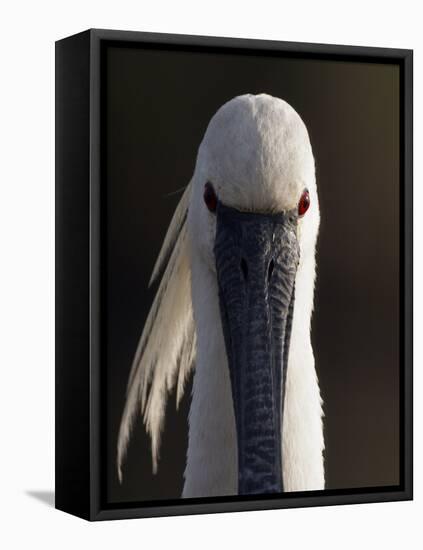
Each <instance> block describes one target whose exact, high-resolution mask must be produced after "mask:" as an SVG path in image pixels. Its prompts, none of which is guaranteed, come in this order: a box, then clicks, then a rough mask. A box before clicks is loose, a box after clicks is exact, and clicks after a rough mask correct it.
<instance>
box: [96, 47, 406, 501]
mask: <svg viewBox="0 0 423 550" xmlns="http://www.w3.org/2000/svg"><path fill="white" fill-rule="evenodd" d="M103 55H104V56H105V59H106V61H105V64H104V69H103V76H102V78H103V79H104V80H103V81H102V87H103V95H102V108H103V117H104V118H103V120H104V126H103V128H104V141H103V146H102V147H103V149H102V151H103V153H102V154H103V159H104V170H103V172H102V174H103V176H102V185H103V186H104V187H103V189H104V201H105V202H104V212H105V214H104V221H103V223H104V226H103V227H104V235H105V238H104V242H103V245H102V246H103V247H104V248H103V256H102V258H103V260H102V277H104V283H103V286H102V289H103V290H102V292H103V295H102V296H103V302H104V304H105V306H104V310H103V312H104V313H103V320H104V323H103V327H102V331H103V339H104V342H105V352H104V357H105V359H104V362H103V363H102V369H103V371H102V372H103V380H104V383H105V385H104V392H103V395H102V411H103V412H102V419H101V421H102V427H103V431H102V434H103V435H102V455H101V456H102V461H103V465H102V468H103V474H104V476H103V480H104V487H105V489H104V490H105V498H106V501H107V502H108V503H109V504H111V505H119V504H120V505H124V504H134V503H135V504H136V503H145V502H161V501H163V502H166V501H172V502H173V501H175V500H179V499H180V500H187V501H188V500H189V499H208V498H216V497H228V498H230V497H247V498H248V497H250V496H252V495H254V496H258V497H260V496H267V497H271V496H272V495H273V496H275V495H278V496H281V495H282V496H283V495H289V494H302V493H307V494H336V493H337V492H342V491H363V490H368V489H371V488H375V487H376V488H380V489H382V490H388V489H393V488H395V487H398V486H399V484H400V483H401V453H400V445H401V438H400V406H401V400H400V399H401V398H400V388H401V376H402V374H401V362H400V345H401V340H400V229H399V228H400V225H399V224H400V138H399V128H400V76H399V68H398V66H397V65H395V64H390V63H382V62H381V63H371V62H368V63H364V62H354V61H349V62H347V61H344V60H328V59H318V58H306V57H298V56H297V57H295V56H291V57H290V56H289V55H288V54H286V55H279V56H276V55H273V56H272V55H265V54H262V55H253V54H249V53H248V52H246V53H244V54H242V55H235V54H231V53H228V52H224V51H222V52H208V53H205V54H201V55H200V54H198V53H196V52H195V51H191V50H189V49H184V48H183V47H181V48H179V49H174V50H172V49H166V48H163V47H162V48H154V47H153V46H150V47H145V46H143V45H136V44H135V45H132V46H131V47H126V45H125V47H124V46H122V45H121V46H119V45H114V44H110V45H109V46H108V47H107V48H106V49H105V51H104V54H103Z"/></svg>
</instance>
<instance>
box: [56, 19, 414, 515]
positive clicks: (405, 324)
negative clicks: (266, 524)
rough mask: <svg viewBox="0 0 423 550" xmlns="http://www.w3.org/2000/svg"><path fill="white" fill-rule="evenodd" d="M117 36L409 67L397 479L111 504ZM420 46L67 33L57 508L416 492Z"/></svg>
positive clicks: (129, 509) (404, 92) (77, 510)
mask: <svg viewBox="0 0 423 550" xmlns="http://www.w3.org/2000/svg"><path fill="white" fill-rule="evenodd" d="M108 44H114V45H116V44H122V45H125V47H130V46H131V45H140V44H144V45H148V46H152V47H155V48H167V49H169V48H171V49H173V48H174V49H184V50H188V51H197V52H198V51H200V52H210V51H216V50H218V51H221V52H223V51H227V52H230V53H232V54H235V55H236V54H239V55H242V54H243V53H245V52H250V53H251V52H253V53H254V54H256V55H261V54H266V55H275V56H278V55H289V56H291V57H298V58H312V59H314V58H315V59H330V60H332V59H337V60H342V61H346V62H347V61H362V62H366V63H369V62H370V63H371V62H376V63H394V64H398V66H399V68H400V95H401V107H400V109H401V122H400V148H401V161H400V178H401V197H400V255H401V270H400V271H401V272H400V287H401V288H400V295H401V303H400V312H401V336H400V354H401V377H400V394H401V398H400V427H401V435H400V447H401V451H400V452H401V460H400V464H401V468H400V469H401V475H400V478H401V482H400V484H399V485H398V486H395V487H374V488H361V489H348V490H347V489H346V490H325V491H312V492H304V493H291V494H290V493H287V494H285V495H283V497H281V496H280V495H276V496H263V497H251V496H248V497H222V498H207V499H200V498H199V499H190V500H189V501H186V500H184V499H180V500H173V501H163V500H160V501H156V502H148V503H144V504H142V505H141V504H137V503H135V504H131V503H128V504H120V505H113V506H110V505H107V504H106V503H105V502H104V498H103V497H102V484H103V481H104V480H103V479H102V467H101V459H100V458H101V452H102V433H101V401H102V379H101V369H100V363H101V358H102V353H103V347H102V345H103V343H102V340H101V337H102V313H103V312H104V307H105V304H104V303H103V299H102V290H101V288H102V284H101V280H102V270H101V265H102V264H101V261H102V254H103V253H104V250H103V248H102V232H103V230H104V227H103V225H102V224H103V223H104V216H103V209H104V202H103V197H102V192H101V177H102V171H103V170H104V155H102V132H104V131H105V128H104V124H103V122H104V112H103V111H102V94H103V90H102V72H103V71H104V55H103V52H104V50H105V48H107V46H108ZM412 105H413V52H412V50H405V49H387V48H373V47H372V48H368V47H357V46H338V45H325V44H307V43H291V42H277V41H265V40H247V39H232V38H215V37H202V36H184V35H170V34H157V33H142V32H127V31H111V30H98V29H91V30H88V31H85V32H82V33H80V34H77V35H74V36H71V37H69V38H65V39H63V40H60V41H58V42H57V43H56V434H55V435H56V508H58V509H60V510H63V511H65V512H68V513H71V514H74V515H76V516H80V517H82V518H84V519H87V520H108V519H122V518H137V517H151V516H170V515H183V514H201V513H214V512H228V511H243V510H266V509H274V508H287V507H289V508H293V507H304V506H322V505H338V504H354V503H366V502H383V501H399V500H410V499H412V494H413V493H412V477H413V476H412V464H413V462H412V423H413V420H412V408H413V405H412V322H413V318H412V227H413V220H412V195H413V192H412V165H413V164H412V163H413V159H412V154H413V128H412V117H413V114H412V109H413V106H412Z"/></svg>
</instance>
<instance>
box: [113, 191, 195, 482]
mask: <svg viewBox="0 0 423 550" xmlns="http://www.w3.org/2000/svg"><path fill="white" fill-rule="evenodd" d="M190 193H191V184H189V185H188V186H187V188H186V189H185V192H184V194H183V196H182V198H181V200H180V202H179V204H178V207H177V209H176V211H175V214H174V216H173V218H172V221H171V224H170V226H169V229H168V231H167V234H166V237H165V240H164V242H163V245H162V249H161V251H160V254H159V256H158V258H157V261H156V264H155V266H154V269H153V274H152V276H151V279H150V284H151V283H152V282H153V281H154V280H155V279H157V277H158V275H159V273H160V271H161V270H163V269H164V273H163V276H162V280H161V282H160V286H159V289H158V291H157V294H156V297H155V299H154V302H153V305H152V307H151V310H150V313H149V315H148V317H147V321H146V323H145V326H144V330H143V332H142V335H141V338H140V341H139V344H138V348H137V351H136V354H135V358H134V360H133V363H132V368H131V373H130V376H129V381H128V388H127V398H126V404H125V408H124V411H123V416H122V420H121V425H120V431H119V438H118V453H117V467H118V475H119V479H120V480H122V463H123V461H124V459H125V456H126V451H127V447H128V442H129V438H130V435H131V430H132V428H133V424H134V421H135V418H136V416H137V414H139V413H141V414H142V417H143V421H144V424H145V427H146V429H147V432H148V433H149V435H150V437H151V452H152V460H153V471H154V472H156V471H157V462H158V458H159V450H160V437H161V432H162V427H163V419H164V414H165V407H166V397H167V393H168V392H169V391H171V390H172V388H173V387H174V385H175V383H176V384H177V404H179V402H180V400H181V398H182V396H183V392H184V383H185V380H186V377H187V375H188V373H189V371H190V369H191V367H192V365H193V362H194V357H195V330H194V323H193V315H192V302H191V268H190V258H189V246H188V235H187V227H186V214H187V207H188V203H189V196H190Z"/></svg>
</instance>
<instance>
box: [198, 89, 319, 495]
mask: <svg viewBox="0 0 423 550" xmlns="http://www.w3.org/2000/svg"><path fill="white" fill-rule="evenodd" d="M318 225H319V207H318V198H317V190H316V182H315V166H314V157H313V153H312V148H311V144H310V139H309V136H308V132H307V129H306V126H305V124H304V123H303V121H302V120H301V118H300V116H299V115H298V114H297V112H296V111H295V110H294V109H293V108H292V107H291V106H290V105H289V104H288V103H286V102H285V101H283V100H281V99H278V98H274V97H271V96H269V95H266V94H260V95H257V96H255V95H243V96H239V97H236V98H234V99H232V100H231V101H229V102H228V103H226V104H225V105H223V106H222V107H221V108H220V109H219V110H218V111H217V113H216V114H215V115H214V116H213V118H212V119H211V121H210V123H209V126H208V128H207V131H206V133H205V135H204V138H203V141H202V143H201V145H200V148H199V152H198V156H197V162H196V167H195V172H194V176H193V179H192V196H191V201H190V206H189V214H188V230H189V233H190V236H191V242H192V248H193V253H194V254H195V255H196V256H197V257H198V258H200V260H201V261H202V262H204V264H205V265H206V266H207V267H208V268H209V269H210V270H211V271H212V272H213V273H214V274H215V276H216V282H217V285H216V286H217V290H218V299H219V311H220V318H221V325H222V332H223V337H224V342H225V349H226V356H227V359H228V368H229V375H230V380H231V391H232V398H233V405H234V413H235V424H236V432H237V445H238V485H239V493H240V494H248V493H267V492H281V491H282V490H283V481H282V468H281V456H282V454H281V431H282V422H283V409H284V394H285V377H286V369H287V365H288V355H289V346H290V338H291V327H292V321H293V315H294V307H295V298H296V279H297V276H298V274H299V272H300V271H301V268H302V265H304V263H305V262H307V259H308V258H310V259H312V260H313V261H314V249H315V241H316V236H317V231H318ZM313 278H314V273H313Z"/></svg>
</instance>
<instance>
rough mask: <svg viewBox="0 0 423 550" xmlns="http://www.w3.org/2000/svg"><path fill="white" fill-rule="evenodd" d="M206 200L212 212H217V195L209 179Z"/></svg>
mask: <svg viewBox="0 0 423 550" xmlns="http://www.w3.org/2000/svg"><path fill="white" fill-rule="evenodd" d="M203 197H204V202H205V203H206V206H207V208H208V209H209V210H210V212H216V208H217V196H216V193H215V190H214V188H213V185H212V184H211V183H210V182H209V181H208V182H207V183H206V185H205V186H204V195H203Z"/></svg>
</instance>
